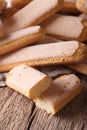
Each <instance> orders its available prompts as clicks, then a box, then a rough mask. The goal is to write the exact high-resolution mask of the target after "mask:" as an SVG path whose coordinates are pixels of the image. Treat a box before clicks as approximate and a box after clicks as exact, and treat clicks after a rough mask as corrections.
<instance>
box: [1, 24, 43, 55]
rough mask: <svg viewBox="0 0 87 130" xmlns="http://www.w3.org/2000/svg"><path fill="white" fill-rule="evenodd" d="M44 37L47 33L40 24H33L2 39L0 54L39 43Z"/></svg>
mask: <svg viewBox="0 0 87 130" xmlns="http://www.w3.org/2000/svg"><path fill="white" fill-rule="evenodd" d="M44 37H45V33H44V31H43V29H42V28H41V27H40V26H32V27H28V28H25V29H22V30H19V31H16V32H13V33H9V34H8V35H7V36H5V37H3V38H2V39H1V40H0V55H3V54H6V53H8V52H10V51H14V50H17V49H19V48H22V47H25V46H28V45H31V44H34V43H37V42H39V41H41V40H42V39H44Z"/></svg>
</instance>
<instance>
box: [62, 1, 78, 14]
mask: <svg viewBox="0 0 87 130" xmlns="http://www.w3.org/2000/svg"><path fill="white" fill-rule="evenodd" d="M60 12H61V13H63V14H71V13H72V14H78V13H80V12H79V10H77V8H76V0H65V1H64V7H63V8H62V9H61V11H60Z"/></svg>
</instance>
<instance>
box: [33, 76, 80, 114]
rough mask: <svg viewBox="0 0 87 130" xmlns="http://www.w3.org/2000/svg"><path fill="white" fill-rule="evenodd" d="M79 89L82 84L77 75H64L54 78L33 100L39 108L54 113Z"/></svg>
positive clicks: (78, 91)
mask: <svg viewBox="0 0 87 130" xmlns="http://www.w3.org/2000/svg"><path fill="white" fill-rule="evenodd" d="M81 89H82V85H81V83H80V79H79V78H78V77H77V76H75V75H74V74H71V75H64V76H61V77H59V78H57V79H56V80H54V81H53V83H52V85H51V86H50V87H49V88H48V89H47V90H46V91H45V92H43V93H42V94H41V96H40V97H38V98H36V99H35V100H34V102H35V104H36V106H37V107H39V108H40V109H43V110H45V111H46V112H47V113H51V114H55V113H56V112H58V111H59V110H60V109H62V108H63V107H64V106H65V105H66V104H67V103H68V102H70V101H71V100H72V99H73V98H74V97H76V96H77V95H78V94H79V93H80V92H81Z"/></svg>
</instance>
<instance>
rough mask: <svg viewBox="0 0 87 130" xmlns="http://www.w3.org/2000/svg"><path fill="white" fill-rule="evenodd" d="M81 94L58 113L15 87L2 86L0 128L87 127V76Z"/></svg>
mask: <svg viewBox="0 0 87 130" xmlns="http://www.w3.org/2000/svg"><path fill="white" fill-rule="evenodd" d="M81 79H84V80H82V82H83V85H84V89H83V91H82V93H81V94H80V95H79V96H77V97H76V98H75V99H74V100H73V101H72V102H70V103H69V104H68V105H67V106H66V107H64V108H63V109H62V110H61V111H60V112H59V113H57V114H56V115H55V116H52V115H49V114H47V113H46V112H44V111H42V110H38V109H37V108H36V107H35V106H34V103H33V102H32V101H31V100H29V99H28V98H26V97H24V96H23V95H21V94H19V93H17V92H15V91H13V90H12V89H10V88H8V87H6V88H0V130H27V129H28V130H87V77H86V76H85V77H84V76H82V77H81Z"/></svg>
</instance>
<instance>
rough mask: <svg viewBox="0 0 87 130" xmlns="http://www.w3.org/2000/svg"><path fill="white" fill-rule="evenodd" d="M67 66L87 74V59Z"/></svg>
mask: <svg viewBox="0 0 87 130" xmlns="http://www.w3.org/2000/svg"><path fill="white" fill-rule="evenodd" d="M67 67H69V68H71V69H73V70H75V71H78V72H80V73H82V74H85V75H87V60H86V61H83V62H80V63H76V64H69V65H67Z"/></svg>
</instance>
